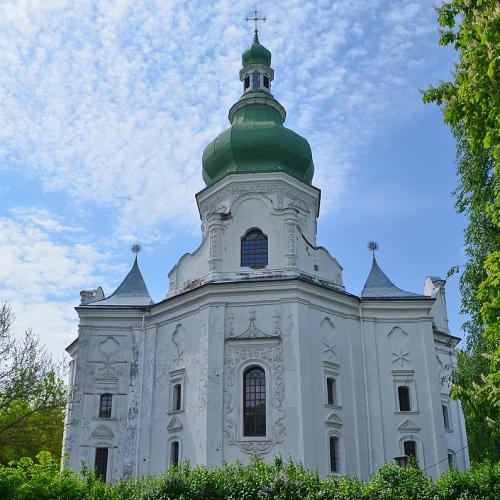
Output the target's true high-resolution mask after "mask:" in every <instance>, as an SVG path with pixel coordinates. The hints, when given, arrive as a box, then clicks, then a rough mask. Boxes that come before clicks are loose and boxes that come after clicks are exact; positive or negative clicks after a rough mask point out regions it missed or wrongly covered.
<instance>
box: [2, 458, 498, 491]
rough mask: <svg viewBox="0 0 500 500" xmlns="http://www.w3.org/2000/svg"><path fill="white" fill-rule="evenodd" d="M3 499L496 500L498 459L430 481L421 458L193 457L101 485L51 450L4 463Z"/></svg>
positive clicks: (87, 471)
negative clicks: (376, 462)
mask: <svg viewBox="0 0 500 500" xmlns="http://www.w3.org/2000/svg"><path fill="white" fill-rule="evenodd" d="M0 498H2V499H5V500H11V499H12V500H14V499H15V500H32V499H34V498H36V499H37V500H44V499H47V500H48V499H50V500H56V499H61V500H62V499H64V500H70V499H75V500H76V499H82V500H83V499H86V500H89V499H91V500H97V499H102V500H105V499H106V500H122V499H129V500H139V499H142V500H153V499H156V498H157V499H165V500H167V499H172V500H173V499H184V500H190V499H192V500H198V499H201V498H207V499H212V500H223V499H234V500H236V499H237V500H242V499H249V500H250V499H252V500H253V499H283V500H285V499H286V500H291V499H297V500H306V499H311V500H312V499H315V500H317V499H322V500H328V499H332V500H334V499H346V500H348V499H349V500H350V499H352V498H360V499H366V500H374V499H380V500H382V499H386V500H392V499H395V498H397V499H401V500H410V499H415V498H419V499H429V500H430V499H432V500H457V499H472V498H481V499H485V500H488V499H491V500H493V499H494V500H496V499H497V498H500V464H490V463H485V464H481V465H480V466H476V467H473V468H472V469H471V470H468V471H463V472H461V471H458V470H456V469H452V470H451V471H450V472H448V473H445V474H442V475H441V476H439V478H438V479H437V481H432V480H431V478H429V477H428V476H426V475H425V474H424V472H423V471H422V470H421V469H420V468H419V467H418V465H417V463H416V462H413V463H411V464H410V465H409V466H408V467H399V466H398V465H395V464H387V465H384V466H383V467H381V468H380V469H379V470H378V471H377V473H376V474H373V475H371V477H370V478H369V480H368V481H366V482H364V483H363V482H361V481H359V480H358V479H356V478H348V477H343V476H340V477H339V476H330V477H327V478H325V479H320V477H319V475H318V473H317V471H313V470H308V469H306V468H305V467H304V466H302V465H301V464H296V463H294V462H293V461H284V460H283V459H282V458H281V456H279V455H278V456H277V457H275V459H274V462H272V463H265V462H262V461H259V460H254V461H253V462H252V463H251V464H250V465H242V464H241V463H238V462H235V463H227V464H224V465H223V466H222V467H219V468H212V467H205V466H201V465H200V466H197V467H191V466H190V465H189V463H188V462H184V463H183V464H181V465H179V466H171V467H170V468H169V469H168V470H167V471H166V472H165V473H164V474H162V475H160V476H143V477H140V478H136V479H131V480H127V481H122V482H119V483H116V484H103V483H102V482H100V481H99V480H98V479H97V478H96V475H95V473H94V471H92V470H90V469H88V468H86V467H84V468H83V473H82V476H81V477H79V476H77V475H76V474H75V473H74V472H72V471H70V470H68V469H66V470H63V471H61V470H60V468H59V461H58V460H55V459H54V458H52V457H51V456H50V454H49V453H47V452H42V453H40V454H39V455H38V457H37V459H36V460H32V459H30V458H23V459H21V460H20V461H19V462H18V463H15V464H14V463H12V464H10V465H9V466H8V467H1V466H0Z"/></svg>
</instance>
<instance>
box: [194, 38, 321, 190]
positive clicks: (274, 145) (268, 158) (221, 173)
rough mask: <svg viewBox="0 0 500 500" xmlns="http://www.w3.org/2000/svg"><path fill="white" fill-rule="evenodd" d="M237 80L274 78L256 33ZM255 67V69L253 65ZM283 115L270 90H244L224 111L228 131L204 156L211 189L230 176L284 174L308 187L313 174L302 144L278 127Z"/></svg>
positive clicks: (308, 150) (267, 54)
mask: <svg viewBox="0 0 500 500" xmlns="http://www.w3.org/2000/svg"><path fill="white" fill-rule="evenodd" d="M242 62H243V69H242V71H241V72H240V75H241V79H242V81H244V79H245V77H247V78H254V77H255V76H256V73H258V75H259V76H257V78H261V76H262V75H266V76H268V77H269V79H270V80H272V78H273V74H274V73H273V70H272V69H271V67H270V65H271V53H270V52H269V50H267V49H266V48H265V47H264V46H262V45H260V43H259V39H258V37H257V33H255V37H254V40H253V44H252V46H251V47H249V48H248V49H246V50H245V52H243V56H242ZM254 65H258V66H254ZM285 117H286V112H285V110H284V108H283V106H281V104H280V103H279V102H278V101H277V100H276V99H275V98H274V97H273V95H272V94H271V93H270V92H269V88H268V89H265V88H261V89H258V90H255V89H254V88H253V87H251V88H250V89H248V88H246V92H245V93H244V94H243V96H242V97H241V98H240V99H239V100H238V101H237V102H236V103H235V104H234V105H233V106H232V108H231V109H230V111H229V121H230V123H231V127H229V128H228V129H227V130H225V131H224V132H222V133H221V134H220V135H219V136H217V137H216V138H215V139H214V140H213V141H212V142H211V143H210V144H208V146H207V147H206V148H205V151H204V152H203V180H204V181H205V183H206V184H207V185H212V184H214V183H216V182H217V181H219V180H220V179H222V178H224V177H226V176H227V175H230V174H236V173H262V172H285V173H287V174H289V175H291V176H293V177H295V178H296V179H298V180H300V181H302V182H305V183H307V184H310V183H311V181H312V178H313V173H314V164H313V160H312V153H311V147H310V146H309V143H308V142H307V140H306V139H304V138H303V137H301V136H300V135H298V134H296V133H295V132H293V131H292V130H290V129H288V128H286V127H284V126H283V123H284V121H285Z"/></svg>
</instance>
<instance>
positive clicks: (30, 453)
mask: <svg viewBox="0 0 500 500" xmlns="http://www.w3.org/2000/svg"><path fill="white" fill-rule="evenodd" d="M13 321H14V314H13V313H12V308H11V307H10V306H9V305H8V304H0V463H7V462H8V461H9V460H15V459H19V458H21V457H23V456H27V457H33V458H34V457H35V456H36V455H37V453H39V452H40V451H41V450H48V451H50V452H51V453H52V454H54V455H55V456H60V453H61V444H62V432H63V420H64V406H65V403H66V390H65V387H64V383H63V381H62V378H61V369H62V367H61V366H59V365H57V364H56V363H54V362H53V361H52V358H51V357H50V356H49V355H48V353H47V352H46V350H45V348H43V347H42V346H41V345H40V342H39V340H38V338H37V337H36V336H35V335H34V334H33V333H32V332H31V331H27V332H25V334H24V337H23V338H22V339H20V340H18V339H16V338H15V336H14V334H13V331H12V323H13Z"/></svg>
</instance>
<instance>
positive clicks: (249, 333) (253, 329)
mask: <svg viewBox="0 0 500 500" xmlns="http://www.w3.org/2000/svg"><path fill="white" fill-rule="evenodd" d="M248 319H249V325H248V328H247V329H246V330H244V331H243V332H241V333H236V332H235V331H234V325H233V323H234V315H233V313H232V312H230V313H229V315H228V317H227V331H226V338H229V339H257V338H266V337H267V338H277V337H279V336H280V335H281V330H280V327H279V324H280V319H281V316H280V313H279V312H278V311H276V312H275V313H274V316H273V329H272V331H271V332H264V331H262V330H260V329H259V328H258V327H257V325H256V324H255V322H256V312H255V311H254V310H252V311H250V312H249V313H248Z"/></svg>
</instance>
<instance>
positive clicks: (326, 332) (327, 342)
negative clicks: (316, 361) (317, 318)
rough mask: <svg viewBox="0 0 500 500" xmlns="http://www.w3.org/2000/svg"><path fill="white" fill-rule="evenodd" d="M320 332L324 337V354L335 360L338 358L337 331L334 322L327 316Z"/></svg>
mask: <svg viewBox="0 0 500 500" xmlns="http://www.w3.org/2000/svg"><path fill="white" fill-rule="evenodd" d="M320 331H321V332H322V335H323V345H322V348H323V354H324V355H326V357H328V358H329V359H333V358H334V357H335V356H337V351H336V350H335V349H336V344H335V336H336V334H337V329H336V328H335V325H334V324H333V321H332V320H331V319H330V318H329V317H328V316H326V317H325V318H324V319H323V321H322V322H321V324H320Z"/></svg>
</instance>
